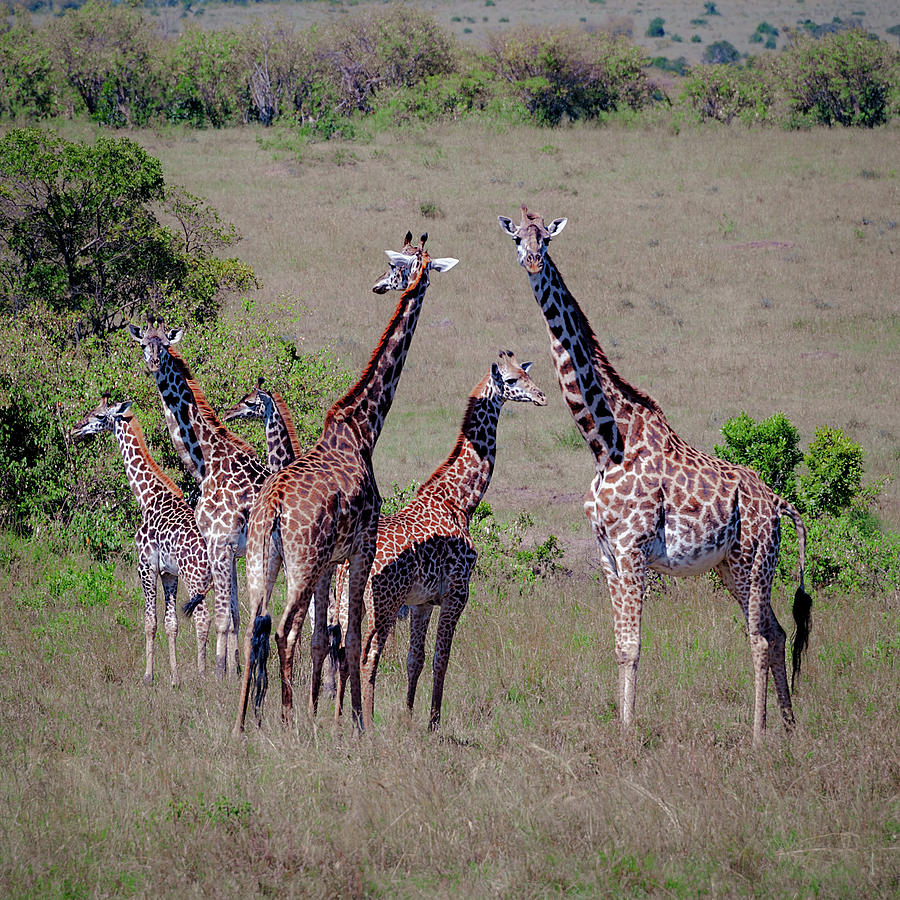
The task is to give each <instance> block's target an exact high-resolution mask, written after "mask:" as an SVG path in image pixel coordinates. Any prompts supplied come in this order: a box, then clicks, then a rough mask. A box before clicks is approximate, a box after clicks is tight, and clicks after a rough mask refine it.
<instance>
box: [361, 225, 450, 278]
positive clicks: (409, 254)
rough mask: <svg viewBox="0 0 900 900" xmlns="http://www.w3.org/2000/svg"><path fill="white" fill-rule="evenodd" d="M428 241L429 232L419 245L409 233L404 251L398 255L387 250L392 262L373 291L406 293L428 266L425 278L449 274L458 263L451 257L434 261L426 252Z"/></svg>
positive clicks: (420, 240)
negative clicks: (421, 271) (431, 274)
mask: <svg viewBox="0 0 900 900" xmlns="http://www.w3.org/2000/svg"><path fill="white" fill-rule="evenodd" d="M427 240H428V232H427V231H426V232H425V234H423V235H422V237H421V238H419V243H418V245H415V244H413V242H412V232H411V231H407V232H406V237H405V238H404V241H403V249H402V250H401V251H400V252H399V253H397V252H395V251H394V250H385V251H384V252H385V253H386V254H387V257H388V259H389V260H390V262H389V263H388V268H387V271H386V272H385V273H384V275H382V276H381V278H379V279H378V281H376V282H375V284H374V285H373V286H372V290H373V291H374V292H375V293H376V294H384V293H387V291H405V290H406V289H407V287H409V285H410V284H412V283H414V282H415V280H416V276H417V275H418V274H419V270H420V269H421V267H422V266H423V265H424V266H427V268H426V270H425V273H424V276H423V277H424V278H425V279H426V285H427V278H428V273H429V272H432V271H433V272H449V271H450V269H452V268H453V267H454V266H455V265H456V264H457V263H458V262H459V260H458V259H454V258H453V257H451V256H448V257H443V258H441V259H432V258H431V257H430V256H429V255H428V252H427V251H426V250H425V241H427Z"/></svg>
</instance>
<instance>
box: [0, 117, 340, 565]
mask: <svg viewBox="0 0 900 900" xmlns="http://www.w3.org/2000/svg"><path fill="white" fill-rule="evenodd" d="M156 211H158V212H159V213H160V215H165V216H166V217H167V218H168V219H170V220H171V221H172V222H173V223H175V227H172V228H170V227H168V226H165V225H163V224H161V222H160V221H159V220H158V219H157V217H156ZM237 237H238V236H237V234H236V232H235V229H234V227H233V226H231V225H228V224H225V223H222V222H221V221H220V219H219V217H218V215H217V213H216V212H215V210H213V209H211V208H210V207H209V206H207V205H206V204H205V203H203V201H202V200H200V199H199V198H197V197H194V196H192V195H191V194H189V193H187V192H186V191H184V190H183V189H181V188H178V187H174V186H169V185H166V184H165V181H164V178H163V173H162V167H161V165H160V163H159V161H158V160H156V159H154V158H153V157H152V156H150V155H149V154H147V153H146V152H145V151H144V150H142V149H141V148H140V147H138V146H137V145H136V144H134V143H132V142H131V141H129V140H127V139H119V140H111V139H108V138H102V137H101V138H99V139H98V140H97V142H96V143H95V144H93V145H88V144H85V143H69V142H67V141H64V140H62V139H61V138H59V137H58V136H56V135H55V134H53V133H52V132H49V131H41V130H38V129H15V130H13V131H11V132H9V133H8V134H7V135H6V136H5V137H4V138H3V140H2V141H0V248H2V249H0V277H2V281H0V307H3V309H4V312H5V313H6V315H4V316H3V319H2V325H0V343H2V346H3V347H4V353H3V355H2V358H0V525H2V526H4V527H14V528H17V529H19V530H22V531H25V532H28V531H33V530H35V529H38V528H46V527H47V526H48V525H49V526H50V527H51V530H52V529H53V528H54V527H56V526H62V527H63V528H64V529H67V530H68V534H69V536H70V538H71V539H73V540H74V541H75V542H76V543H77V542H81V543H83V544H85V545H88V546H89V547H90V548H91V550H92V552H95V553H107V552H109V551H112V550H122V549H125V548H127V547H129V546H130V537H131V530H132V529H133V527H134V524H135V523H136V517H137V507H136V504H135V503H134V500H133V498H132V497H131V491H130V488H129V486H128V483H127V481H126V479H125V475H124V469H123V466H122V463H121V459H120V456H119V451H118V447H117V446H116V444H115V441H113V440H112V439H111V438H110V437H108V436H104V437H102V438H99V439H95V440H94V441H91V442H90V443H89V446H86V447H84V448H83V449H81V448H80V447H79V449H77V450H76V448H74V447H73V445H72V442H71V440H70V438H69V434H68V433H69V429H70V428H71V426H72V425H73V424H74V423H75V422H76V421H78V420H79V419H80V418H82V417H83V416H84V415H85V414H86V413H87V412H88V411H89V410H91V409H93V408H94V406H96V404H97V403H98V402H99V399H100V397H101V395H102V394H103V393H104V392H105V391H109V392H110V393H111V395H112V396H113V398H114V399H116V400H120V399H125V398H130V399H131V400H133V401H134V407H133V409H134V410H135V412H136V414H137V416H138V418H139V420H140V421H141V422H142V424H143V426H144V430H145V432H146V435H147V440H148V444H149V446H150V449H151V452H152V453H153V455H154V456H155V458H156V459H157V460H158V461H159V462H160V463H161V464H162V465H164V466H165V467H167V468H169V469H170V470H172V471H173V472H174V471H175V470H176V469H177V460H176V457H175V453H174V450H173V446H172V442H171V440H170V439H169V436H168V432H167V431H166V429H165V424H164V421H163V415H162V410H161V406H160V402H159V399H158V397H157V392H156V387H155V385H154V382H153V380H152V379H151V378H150V377H149V376H148V375H147V374H146V372H145V371H144V364H143V359H142V357H141V354H140V352H139V350H138V348H137V347H136V346H135V344H134V342H133V341H132V340H131V339H130V337H129V335H128V334H127V332H126V331H124V330H123V329H122V328H121V327H120V326H121V325H122V324H124V323H127V322H128V321H130V320H132V319H134V318H138V317H142V316H143V315H144V314H146V313H147V312H149V311H152V312H153V313H154V314H157V315H160V314H161V315H164V316H165V317H166V320H167V321H168V322H169V323H171V324H173V325H184V326H186V328H187V330H188V337H187V338H186V340H185V357H186V359H187V361H188V364H189V365H190V366H191V368H192V370H193V372H194V374H195V376H196V377H197V379H198V380H199V381H200V383H201V384H202V385H203V386H204V388H205V389H206V391H207V394H208V399H209V401H210V402H211V403H212V405H213V407H214V408H217V409H219V408H222V407H225V406H230V405H232V404H233V403H234V402H236V400H237V399H238V398H239V397H240V396H242V395H243V394H244V393H246V392H247V391H248V390H249V389H250V387H251V386H252V385H253V384H255V383H256V380H257V378H258V377H259V376H264V377H265V378H266V379H267V381H268V383H269V384H271V385H272V386H273V387H274V388H276V389H277V390H279V391H280V392H281V393H282V394H283V395H284V397H285V399H286V401H287V402H288V404H289V406H290V408H291V410H292V412H293V414H294V416H295V424H296V425H297V429H298V433H299V435H300V437H301V440H302V441H305V442H307V443H312V441H313V440H314V439H315V438H316V437H317V436H318V432H319V429H320V427H321V420H322V417H323V415H324V412H325V410H326V409H327V407H328V404H329V403H330V402H331V400H332V399H333V398H334V395H335V394H336V393H337V392H338V391H340V390H341V389H343V388H344V387H346V386H347V384H348V378H347V375H346V373H345V372H343V370H342V369H341V368H340V367H339V366H338V365H337V363H336V361H335V360H334V359H333V358H332V356H331V355H330V353H329V352H327V351H322V352H319V353H317V354H300V353H298V350H297V347H296V345H295V343H294V342H293V341H292V340H291V339H290V338H287V337H282V336H280V335H279V331H278V329H277V327H273V326H277V324H279V323H280V324H283V325H288V324H289V323H290V321H291V320H292V319H295V318H296V314H295V312H294V311H293V309H292V308H291V304H290V303H289V302H284V303H283V304H282V306H281V308H276V309H273V310H267V315H266V322H265V324H263V322H262V321H261V319H260V318H259V317H257V316H255V315H254V314H253V307H252V304H249V303H246V302H245V304H244V313H243V315H242V316H241V317H240V318H238V319H235V318H224V317H219V315H218V313H219V306H220V303H221V300H222V298H223V297H224V295H225V293H226V292H227V291H229V290H243V289H244V288H246V287H247V286H249V285H250V284H255V280H254V276H253V271H252V269H251V268H250V267H249V266H248V265H246V264H245V263H242V262H241V261H240V260H237V259H221V258H219V257H217V256H216V255H215V252H214V251H215V250H217V249H220V248H222V247H224V246H229V245H231V244H233V243H234V242H235V241H236V240H237ZM236 430H243V431H244V432H245V436H246V437H248V438H249V439H251V440H253V441H255V443H256V444H257V445H258V447H259V449H260V451H262V449H263V445H264V441H263V435H262V430H261V429H254V428H253V427H252V425H249V426H248V425H243V426H242V425H240V424H239V425H238V426H236ZM175 478H176V480H177V481H181V482H182V485H183V487H184V488H185V491H186V493H188V494H190V493H192V492H193V491H194V485H193V483H189V482H187V481H186V480H185V478H184V476H179V475H177V474H176V475H175ZM101 509H102V510H103V512H102V514H99V513H100V511H101ZM60 533H61V532H60Z"/></svg>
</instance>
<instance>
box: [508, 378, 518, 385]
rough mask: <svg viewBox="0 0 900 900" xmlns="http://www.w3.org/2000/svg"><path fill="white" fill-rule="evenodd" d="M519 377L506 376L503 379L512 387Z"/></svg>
mask: <svg viewBox="0 0 900 900" xmlns="http://www.w3.org/2000/svg"><path fill="white" fill-rule="evenodd" d="M518 380H519V379H518V378H507V379H505V381H506V383H507V384H508V385H509V386H510V387H512V386H513V385H514V384H515V383H516V382H517V381H518Z"/></svg>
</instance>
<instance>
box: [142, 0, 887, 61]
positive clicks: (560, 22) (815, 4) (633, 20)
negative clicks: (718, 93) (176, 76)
mask: <svg viewBox="0 0 900 900" xmlns="http://www.w3.org/2000/svg"><path fill="white" fill-rule="evenodd" d="M366 6H369V7H380V6H383V3H382V2H381V0H344V2H341V0H329V2H327V3H324V2H318V3H311V2H297V3H290V2H281V3H273V2H261V3H253V4H250V5H249V6H244V7H240V6H237V5H234V4H222V5H215V6H208V7H206V8H205V9H204V10H203V13H202V15H200V16H191V15H185V16H182V15H180V11H176V10H171V9H170V10H160V12H159V16H158V19H159V21H160V24H161V27H163V28H164V29H166V30H170V31H175V30H178V29H180V28H183V27H184V25H185V24H186V23H187V22H189V21H194V22H197V23H199V24H201V25H202V26H203V27H204V28H209V29H220V28H225V27H228V26H230V25H236V24H242V23H244V22H247V21H249V20H252V19H257V20H265V19H271V18H272V17H276V18H280V19H284V20H288V21H291V22H294V23H295V24H296V25H297V26H298V27H301V28H309V27H310V26H312V25H314V24H320V23H323V22H330V21H335V20H340V19H343V18H346V17H347V16H348V15H353V14H355V13H357V12H358V11H359V10H360V9H361V8H365V7H366ZM415 6H417V7H419V8H421V9H425V10H428V11H429V12H430V13H431V14H432V15H434V17H435V20H436V21H437V22H438V23H439V24H440V25H441V26H442V27H443V28H446V29H447V31H448V32H450V33H451V34H453V35H454V36H455V37H456V38H457V39H459V40H460V41H461V42H463V44H464V45H465V44H472V45H474V46H479V45H481V44H482V43H483V42H484V40H485V37H486V35H487V34H488V33H490V32H491V31H494V30H498V29H504V28H514V27H516V26H519V25H535V26H540V27H547V26H563V27H570V28H589V29H595V28H596V29H604V30H613V31H615V32H617V33H622V34H629V36H630V37H632V39H633V40H634V41H635V43H637V44H638V45H639V46H641V47H643V48H644V50H645V52H646V53H647V55H648V56H651V57H652V56H667V57H669V58H670V59H675V58H676V57H679V56H683V57H685V58H686V59H687V60H688V62H690V63H698V62H700V60H701V56H702V54H703V50H704V48H705V47H707V46H708V45H709V44H711V43H713V42H714V41H723V40H724V41H729V42H730V43H732V44H733V45H734V46H735V47H736V48H737V49H738V51H739V52H740V53H742V54H746V53H752V54H758V53H759V52H760V51H761V50H762V44H754V43H751V41H750V36H751V35H752V34H753V32H754V31H755V30H756V27H757V26H758V25H759V24H761V23H762V22H768V23H769V24H770V25H773V26H775V27H776V28H778V29H779V31H780V32H781V36H780V37H779V39H778V46H779V48H780V47H782V46H783V45H784V29H785V27H796V26H797V23H798V22H800V21H803V20H806V19H812V20H813V22H815V23H817V24H824V23H827V22H831V20H832V19H833V18H834V17H835V16H838V17H840V18H842V19H843V20H844V21H847V20H848V19H850V18H855V19H859V20H860V21H861V22H862V24H863V26H864V27H865V28H866V30H868V31H871V32H873V33H874V34H877V35H878V36H879V37H880V38H881V39H882V40H887V41H896V38H895V37H892V36H891V35H889V34H888V33H887V29H888V28H890V27H891V26H893V25H897V24H900V15H898V13H897V6H896V4H895V3H893V2H890V0H859V2H858V3H853V4H850V5H849V6H848V4H846V3H842V2H839V0H804V2H797V3H779V2H777V0H742V2H740V3H734V2H720V3H717V4H716V8H717V9H718V11H719V15H714V16H710V15H706V14H705V12H704V7H705V4H704V3H703V2H702V0H667V2H652V0H651V2H637V3H634V2H631V3H621V2H616V0H599V2H598V0H592V2H585V0H532V2H529V3H527V4H525V3H519V2H516V0H494V2H492V3H490V4H488V3H486V2H485V0H452V2H451V0H416V3H415ZM195 12H196V10H195ZM859 13H862V15H860V14H859ZM655 18H662V19H663V20H664V22H665V25H664V29H665V36H664V37H662V38H651V37H647V34H646V32H647V26H648V25H649V24H650V22H651V21H652V20H653V19H655ZM697 19H699V20H702V23H695V21H694V20H697ZM694 35H697V36H699V37H700V42H699V43H695V42H692V41H691V38H692V37H693V36H694ZM679 37H680V38H681V40H680V41H679V40H678V38H679Z"/></svg>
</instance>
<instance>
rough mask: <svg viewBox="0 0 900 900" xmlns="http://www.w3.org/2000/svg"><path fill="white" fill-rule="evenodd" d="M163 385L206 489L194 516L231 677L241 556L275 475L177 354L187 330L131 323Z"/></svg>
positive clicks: (177, 438) (219, 652) (221, 656)
mask: <svg viewBox="0 0 900 900" xmlns="http://www.w3.org/2000/svg"><path fill="white" fill-rule="evenodd" d="M128 330H129V331H130V333H131V336H132V337H133V338H134V339H135V340H136V341H137V342H138V343H140V345H141V349H142V351H143V354H144V361H145V362H146V364H147V368H148V369H149V370H150V372H151V374H152V375H153V378H154V380H155V381H156V387H157V389H158V391H159V396H160V399H161V400H162V405H163V410H164V412H165V416H166V424H167V425H168V428H169V434H170V435H171V437H172V442H173V443H174V444H175V449H176V450H177V451H178V456H179V457H180V458H181V461H182V462H183V463H184V465H185V468H187V470H188V471H189V472H190V473H191V475H192V476H193V477H194V479H195V480H196V481H197V482H198V484H199V485H200V500H199V502H198V503H197V508H196V510H195V512H194V514H195V516H196V519H197V525H198V526H199V527H200V532H201V534H202V535H203V537H204V538H205V539H206V546H207V550H208V553H209V562H210V565H211V567H212V577H213V587H214V588H215V598H216V599H215V623H216V674H217V675H218V677H219V678H224V677H225V675H226V673H227V670H228V660H229V659H231V660H232V665H233V667H234V671H235V672H238V671H239V669H240V660H239V657H238V638H237V634H238V628H239V627H240V613H239V611H238V595H237V588H238V582H237V559H238V557H239V556H243V555H244V552H245V549H246V543H247V520H248V519H249V517H250V507H251V506H252V505H253V501H254V500H255V499H256V495H257V494H258V493H259V489H260V488H261V487H262V484H263V482H264V481H265V480H266V477H267V475H268V474H269V470H268V469H267V468H266V466H265V465H264V464H263V463H262V462H261V461H260V460H259V459H257V456H256V451H255V450H254V449H253V447H251V446H250V444H248V443H247V442H246V441H245V440H243V439H242V438H239V437H238V436H237V435H236V434H234V433H233V432H231V431H229V430H228V429H227V428H226V427H225V426H224V425H223V424H222V422H221V421H220V420H219V417H218V416H217V415H216V414H215V413H214V412H213V409H212V407H211V406H210V405H209V402H208V401H207V399H206V396H205V395H204V393H203V391H202V390H201V388H200V385H199V384H198V383H197V381H196V380H195V379H194V376H193V375H192V374H191V371H190V369H189V368H188V366H187V363H186V362H185V361H184V360H183V359H182V358H181V356H180V355H179V354H178V352H177V351H176V350H175V347H174V345H175V344H177V343H178V342H179V341H180V340H181V338H182V336H183V334H184V331H183V330H182V329H180V328H179V329H166V327H165V326H164V325H163V324H162V323H157V324H155V325H153V324H148V325H147V327H146V328H144V329H140V328H137V327H136V326H134V325H129V326H128Z"/></svg>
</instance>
